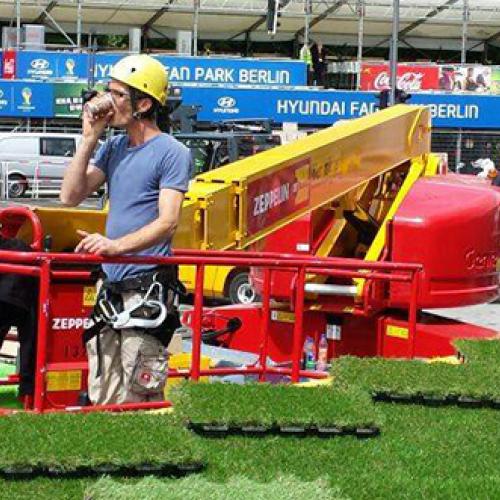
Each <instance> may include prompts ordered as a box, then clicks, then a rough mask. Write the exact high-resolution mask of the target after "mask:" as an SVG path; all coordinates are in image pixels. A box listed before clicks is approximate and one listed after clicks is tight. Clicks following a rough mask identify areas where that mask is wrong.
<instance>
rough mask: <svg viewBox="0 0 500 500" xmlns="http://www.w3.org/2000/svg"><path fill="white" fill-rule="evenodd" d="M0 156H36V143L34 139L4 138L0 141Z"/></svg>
mask: <svg viewBox="0 0 500 500" xmlns="http://www.w3.org/2000/svg"><path fill="white" fill-rule="evenodd" d="M0 154H1V155H2V156H7V155H17V156H19V155H23V156H24V155H38V142H37V140H36V138H34V137H15V136H12V137H6V138H4V139H0Z"/></svg>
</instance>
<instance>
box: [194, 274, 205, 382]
mask: <svg viewBox="0 0 500 500" xmlns="http://www.w3.org/2000/svg"><path fill="white" fill-rule="evenodd" d="M204 275H205V266H204V265H203V264H198V265H197V266H196V277H195V283H194V311H193V336H192V349H191V380H199V378H200V362H201V321H202V315H203V281H204Z"/></svg>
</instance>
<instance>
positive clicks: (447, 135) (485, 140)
mask: <svg viewBox="0 0 500 500" xmlns="http://www.w3.org/2000/svg"><path fill="white" fill-rule="evenodd" d="M432 151H433V152H435V153H446V154H447V155H448V167H449V168H450V170H453V171H454V172H455V171H457V170H458V171H459V172H460V173H468V174H476V173H478V172H479V170H480V169H479V168H478V167H475V166H474V164H475V162H476V161H477V160H479V159H484V158H489V159H490V160H491V161H493V163H494V164H495V166H496V167H497V169H498V168H500V130H499V131H496V130H491V131H471V130H433V132H432Z"/></svg>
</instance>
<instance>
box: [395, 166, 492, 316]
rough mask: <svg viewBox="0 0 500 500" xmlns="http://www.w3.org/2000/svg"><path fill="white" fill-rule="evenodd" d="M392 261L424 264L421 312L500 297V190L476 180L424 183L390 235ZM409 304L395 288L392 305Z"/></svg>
mask: <svg viewBox="0 0 500 500" xmlns="http://www.w3.org/2000/svg"><path fill="white" fill-rule="evenodd" d="M389 249H390V260H392V261H394V262H414V263H419V264H422V266H423V271H422V279H421V282H420V287H419V294H418V306H419V307H420V308H438V307H439V308H444V307H461V306H467V305H471V304H479V303H482V302H488V301H491V300H494V299H495V298H496V297H497V296H498V292H499V270H500V269H498V262H499V258H500V190H498V189H495V188H492V187H491V186H490V185H488V184H486V183H485V182H481V181H480V180H476V179H475V178H471V177H470V176H467V177H465V176H457V175H448V176H445V177H442V176H436V177H428V178H423V179H420V180H418V181H417V182H416V183H415V184H414V186H413V187H412V189H411V191H410V192H409V193H408V195H407V196H406V198H405V200H404V201H403V203H402V205H401V206H400V207H399V209H398V211H397V213H396V215H395V217H394V220H393V221H392V224H391V230H390V235H389ZM407 302H408V291H407V290H405V289H404V287H401V286H400V285H398V284H391V294H390V306H391V307H401V305H402V304H405V303H407Z"/></svg>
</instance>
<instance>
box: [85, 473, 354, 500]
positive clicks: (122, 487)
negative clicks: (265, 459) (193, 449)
mask: <svg viewBox="0 0 500 500" xmlns="http://www.w3.org/2000/svg"><path fill="white" fill-rule="evenodd" d="M203 498H209V499H210V500H233V499H234V498H241V499H244V500H263V499H266V500H297V499H299V498H304V499H306V498H314V499H315V500H340V499H342V498H346V497H342V496H341V495H340V494H339V493H338V492H336V491H335V490H334V489H332V488H330V487H329V485H328V480H326V479H317V480H313V481H307V482H305V481H299V480H297V479H296V478H294V477H281V476H279V477H278V478H276V479H274V480H272V481H270V482H267V483H261V482H257V481H254V480H250V479H247V478H245V477H233V478H230V479H229V481H228V482H227V483H215V482H211V481H209V480H207V479H206V478H204V477H189V478H184V479H180V480H177V481H162V480H159V479H155V478H153V477H149V478H145V479H143V480H141V481H139V482H137V483H135V484H130V483H123V482H119V481H115V480H112V479H110V478H103V479H100V480H99V481H98V482H97V483H96V484H94V485H92V486H91V487H90V488H88V489H87V491H86V492H85V499H86V500H137V499H141V500H164V499H169V500H201V499H203Z"/></svg>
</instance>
